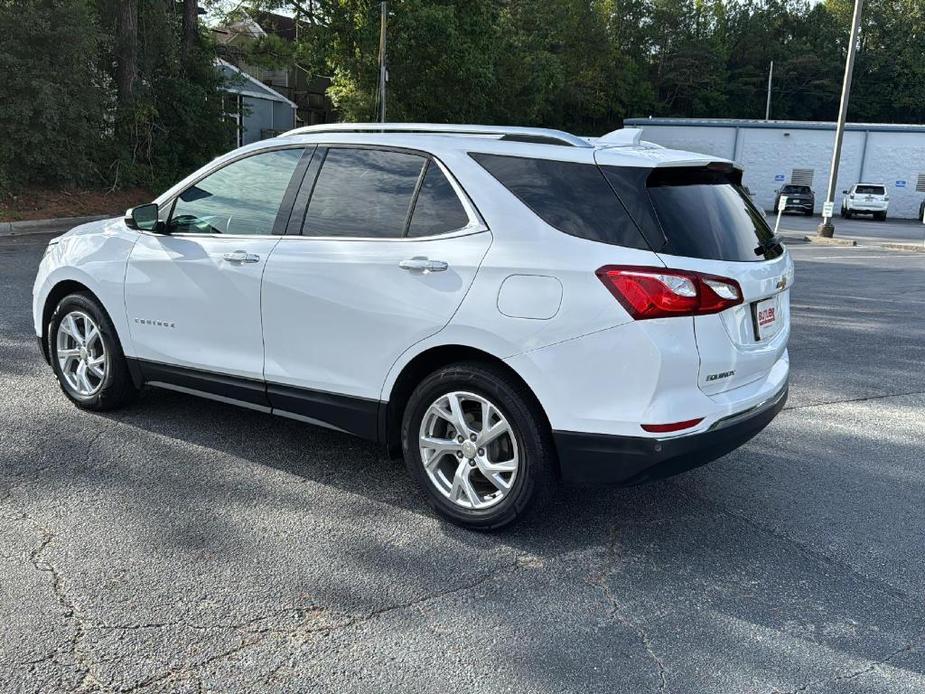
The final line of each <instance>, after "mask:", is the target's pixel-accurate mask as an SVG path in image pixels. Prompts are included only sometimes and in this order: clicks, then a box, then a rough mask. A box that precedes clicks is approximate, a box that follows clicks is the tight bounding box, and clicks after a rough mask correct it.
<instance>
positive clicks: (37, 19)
mask: <svg viewBox="0 0 925 694" xmlns="http://www.w3.org/2000/svg"><path fill="white" fill-rule="evenodd" d="M126 8H129V9H130V10H131V11H130V12H128V13H127V12H126ZM183 16H184V13H183V5H182V4H179V3H175V2H174V1H173V0H0V36H3V37H4V38H3V41H2V43H0V95H2V98H0V133H2V134H3V137H0V187H2V188H15V187H20V186H26V185H46V186H53V185H84V186H93V187H118V186H120V185H135V184H142V185H147V186H150V187H153V188H158V187H161V186H164V185H166V184H167V183H169V182H172V181H174V180H176V179H177V178H178V177H179V176H181V175H184V174H186V173H189V172H190V171H191V170H193V169H195V168H196V167H198V166H200V165H201V164H203V163H204V162H205V161H208V159H210V158H212V157H214V156H215V155H216V154H217V153H219V152H221V151H222V150H224V149H227V148H228V146H229V144H231V142H232V141H233V140H232V139H231V134H230V131H229V128H228V127H227V125H226V124H225V122H224V119H223V117H222V103H221V92H220V89H219V88H220V86H221V85H220V82H219V75H218V73H217V72H216V70H215V69H214V65H213V61H214V58H215V51H214V48H213V47H212V45H211V44H210V42H209V39H208V37H207V35H206V34H205V33H204V32H199V31H198V30H197V31H196V32H195V36H194V38H193V39H190V38H189V35H188V34H187V35H186V42H185V44H184V19H183ZM126 20H128V22H126ZM131 27H134V28H131ZM187 29H190V27H189V19H187ZM184 47H185V49H186V50H184Z"/></svg>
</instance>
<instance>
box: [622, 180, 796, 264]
mask: <svg viewBox="0 0 925 694" xmlns="http://www.w3.org/2000/svg"><path fill="white" fill-rule="evenodd" d="M605 170H606V169H605ZM645 194H647V195H648V198H649V201H650V203H651V205H652V209H653V211H654V212H655V219H656V220H657V223H658V225H659V226H660V228H661V232H662V235H663V236H664V238H665V242H666V243H665V246H664V247H663V248H662V252H664V253H668V254H671V255H679V256H687V257H690V258H703V259H708V260H731V261H756V260H764V259H770V258H776V257H777V256H779V255H781V253H783V249H782V248H781V246H780V245H779V244H778V243H776V241H775V240H774V233H773V232H772V231H771V229H770V227H769V226H768V225H767V222H765V220H764V215H763V214H762V213H761V212H760V211H759V210H758V209H757V208H756V207H755V206H754V204H753V203H752V201H751V200H750V199H749V197H748V194H747V193H746V192H745V189H744V188H743V187H742V184H741V173H740V172H738V171H736V170H735V169H732V168H731V167H730V168H728V169H714V168H712V167H666V168H659V169H653V170H652V172H651V173H650V174H649V176H648V177H647V179H646V183H645Z"/></svg>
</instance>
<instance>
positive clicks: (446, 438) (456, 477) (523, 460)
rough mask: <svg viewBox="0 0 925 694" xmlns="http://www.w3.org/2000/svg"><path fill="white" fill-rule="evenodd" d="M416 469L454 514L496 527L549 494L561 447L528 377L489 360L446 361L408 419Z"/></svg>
mask: <svg viewBox="0 0 925 694" xmlns="http://www.w3.org/2000/svg"><path fill="white" fill-rule="evenodd" d="M402 449H403V452H404V458H405V464H406V465H407V467H408V471H409V473H410V474H411V476H412V477H413V478H414V479H415V480H416V481H417V483H418V484H419V486H420V487H421V488H422V489H423V491H424V493H425V495H426V496H427V500H428V501H429V503H430V505H431V506H432V507H433V508H434V510H436V511H437V512H438V513H439V514H440V515H441V516H443V517H444V518H446V519H447V520H449V521H451V522H453V523H456V524H458V525H462V526H465V527H469V528H473V529H479V530H491V529H495V528H500V527H502V526H505V525H508V524H509V523H511V522H513V521H514V520H516V519H517V518H519V517H520V516H522V515H523V514H524V513H526V512H527V510H528V508H531V507H533V508H535V507H537V506H539V505H540V504H541V503H542V502H544V501H545V500H546V499H547V498H548V497H549V496H550V495H551V492H552V487H553V484H554V480H555V449H554V446H553V443H552V437H551V434H550V432H549V428H548V425H547V424H546V421H545V418H544V417H543V414H542V412H541V411H540V410H539V405H538V404H537V403H536V401H535V399H534V398H533V396H532V394H531V393H530V392H529V391H528V390H527V389H526V388H525V387H524V385H523V384H522V383H520V382H519V381H517V380H516V379H515V378H513V377H511V376H510V375H509V374H508V373H506V372H505V371H503V370H502V369H499V368H497V367H494V366H492V365H489V364H481V363H476V362H468V363H461V364H455V365H452V366H447V367H444V368H442V369H440V370H438V371H436V372H434V373H432V374H431V375H430V376H428V377H427V378H425V379H424V381H422V382H421V384H420V385H419V386H418V387H417V388H416V389H415V391H414V393H412V395H411V398H410V399H409V401H408V405H407V407H406V408H405V415H404V417H403V419H402Z"/></svg>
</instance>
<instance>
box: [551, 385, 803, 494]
mask: <svg viewBox="0 0 925 694" xmlns="http://www.w3.org/2000/svg"><path fill="white" fill-rule="evenodd" d="M787 393H788V387H787V384H786V383H785V384H784V386H783V388H781V389H780V390H779V391H777V393H775V394H774V395H773V396H772V397H771V398H769V399H768V400H766V401H765V402H763V403H760V404H758V405H756V406H755V407H752V408H749V409H748V410H745V411H744V412H739V413H737V414H734V415H731V416H729V417H726V418H724V419H721V420H719V421H717V422H716V423H715V424H714V425H713V426H712V427H711V428H710V429H708V430H707V431H705V432H702V433H699V434H692V435H690V436H677V437H674V438H667V439H657V438H643V437H634V436H613V435H607V434H586V433H582V432H573V431H554V432H553V438H554V440H555V443H556V448H557V449H558V453H559V466H560V469H561V472H562V478H563V480H564V481H565V482H568V483H571V484H585V485H588V484H622V485H633V484H640V483H642V482H649V481H652V480H657V479H661V478H663V477H670V476H671V475H677V474H679V473H681V472H685V471H686V470H690V469H693V468H695V467H699V466H701V465H705V464H707V463H709V462H710V461H713V460H716V459H717V458H719V457H721V456H724V455H726V454H727V453H729V452H730V451H733V450H735V449H736V448H738V447H739V446H741V445H742V444H744V443H745V442H746V441H748V440H749V439H751V438H752V437H753V436H755V435H756V434H757V433H758V432H760V431H761V430H762V429H764V428H765V427H766V426H767V425H768V424H769V423H770V422H771V420H772V419H774V417H776V416H777V413H778V412H780V411H781V410H782V409H783V407H784V405H785V404H786V402H787Z"/></svg>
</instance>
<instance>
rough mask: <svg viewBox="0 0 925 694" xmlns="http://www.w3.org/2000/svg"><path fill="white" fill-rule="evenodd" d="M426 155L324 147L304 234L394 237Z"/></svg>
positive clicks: (407, 210) (402, 225)
mask: <svg viewBox="0 0 925 694" xmlns="http://www.w3.org/2000/svg"><path fill="white" fill-rule="evenodd" d="M426 161H427V160H426V159H425V158H424V157H422V156H419V155H416V154H407V153H405V152H393V151H386V150H374V149H358V148H357V149H352V148H334V149H331V150H329V151H328V153H327V156H326V157H325V159H324V163H323V164H322V165H321V171H320V172H319V173H318V178H317V180H316V181H315V187H314V190H313V191H312V196H311V200H310V202H309V204H308V210H307V211H306V213H305V222H304V224H303V226H302V233H303V234H304V235H306V236H353V237H362V238H393V237H400V236H402V234H403V233H404V231H405V224H406V223H407V221H408V215H409V213H410V212H411V201H412V200H413V198H414V192H415V189H416V188H417V184H418V179H419V178H420V175H421V171H422V169H423V167H424V164H425V163H426Z"/></svg>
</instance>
